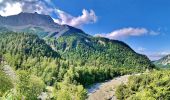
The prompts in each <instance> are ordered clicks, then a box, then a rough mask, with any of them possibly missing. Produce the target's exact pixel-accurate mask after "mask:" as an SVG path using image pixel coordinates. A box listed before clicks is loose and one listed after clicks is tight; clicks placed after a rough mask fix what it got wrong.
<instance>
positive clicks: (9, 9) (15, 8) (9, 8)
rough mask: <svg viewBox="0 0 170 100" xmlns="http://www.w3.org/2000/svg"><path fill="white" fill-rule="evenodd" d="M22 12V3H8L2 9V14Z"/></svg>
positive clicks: (0, 12)
mask: <svg viewBox="0 0 170 100" xmlns="http://www.w3.org/2000/svg"><path fill="white" fill-rule="evenodd" d="M20 12H22V8H21V4H20V3H14V4H10V3H6V6H5V8H4V9H3V10H1V11H0V15H2V16H10V15H15V14H19V13H20Z"/></svg>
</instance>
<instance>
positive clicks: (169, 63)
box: [154, 55, 170, 67]
mask: <svg viewBox="0 0 170 100" xmlns="http://www.w3.org/2000/svg"><path fill="white" fill-rule="evenodd" d="M154 64H155V65H157V66H158V67H170V55H167V56H165V57H163V58H161V59H159V60H157V61H155V62H154Z"/></svg>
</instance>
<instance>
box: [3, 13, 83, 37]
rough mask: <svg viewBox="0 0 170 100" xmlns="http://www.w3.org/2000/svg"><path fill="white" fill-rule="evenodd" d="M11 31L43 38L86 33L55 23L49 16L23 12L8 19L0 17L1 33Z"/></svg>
mask: <svg viewBox="0 0 170 100" xmlns="http://www.w3.org/2000/svg"><path fill="white" fill-rule="evenodd" d="M9 30H11V31H15V32H29V33H36V34H37V35H38V36H39V37H41V38H44V37H51V36H52V37H55V38H58V37H59V36H60V35H62V34H64V33H70V32H81V33H84V32H83V31H82V30H80V29H77V28H74V27H71V26H68V25H59V24H57V23H55V22H54V21H53V19H52V18H51V17H50V16H49V15H42V14H38V13H23V12H22V13H20V14H18V15H12V16H7V17H3V16H0V31H9Z"/></svg>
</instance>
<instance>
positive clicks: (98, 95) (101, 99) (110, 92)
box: [87, 75, 131, 100]
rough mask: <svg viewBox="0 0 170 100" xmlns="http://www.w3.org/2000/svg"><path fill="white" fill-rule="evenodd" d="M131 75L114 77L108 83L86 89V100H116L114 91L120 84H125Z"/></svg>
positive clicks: (97, 84)
mask: <svg viewBox="0 0 170 100" xmlns="http://www.w3.org/2000/svg"><path fill="white" fill-rule="evenodd" d="M129 76H131V75H124V76H120V77H116V78H114V79H112V80H110V81H106V82H103V83H96V84H94V85H92V86H91V87H90V88H88V89H87V91H88V99H87V100H116V97H115V89H116V87H117V86H119V85H120V84H121V83H124V84H126V83H127V82H128V77H129Z"/></svg>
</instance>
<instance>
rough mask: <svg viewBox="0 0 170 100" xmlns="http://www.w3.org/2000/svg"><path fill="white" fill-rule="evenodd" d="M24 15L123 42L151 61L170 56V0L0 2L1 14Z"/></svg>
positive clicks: (24, 0)
mask: <svg viewBox="0 0 170 100" xmlns="http://www.w3.org/2000/svg"><path fill="white" fill-rule="evenodd" d="M20 12H38V13H40V14H48V15H50V16H51V17H52V18H53V19H54V20H55V22H56V23H59V24H68V25H71V26H74V27H77V28H81V29H82V30H84V31H85V32H86V33H88V34H91V35H94V36H96V35H97V36H103V37H107V38H110V39H117V40H122V41H124V42H126V43H127V44H128V45H130V46H131V47H132V48H133V49H134V50H135V51H136V52H139V53H142V54H146V55H147V56H148V57H149V58H150V59H151V60H156V59H159V58H161V57H163V56H165V55H167V54H170V46H169V43H170V20H169V19H170V0H22V1H19V0H0V15H2V16H10V15H15V14H18V13H20Z"/></svg>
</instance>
